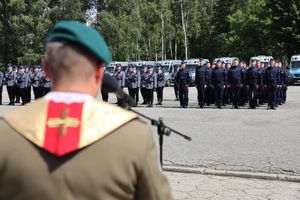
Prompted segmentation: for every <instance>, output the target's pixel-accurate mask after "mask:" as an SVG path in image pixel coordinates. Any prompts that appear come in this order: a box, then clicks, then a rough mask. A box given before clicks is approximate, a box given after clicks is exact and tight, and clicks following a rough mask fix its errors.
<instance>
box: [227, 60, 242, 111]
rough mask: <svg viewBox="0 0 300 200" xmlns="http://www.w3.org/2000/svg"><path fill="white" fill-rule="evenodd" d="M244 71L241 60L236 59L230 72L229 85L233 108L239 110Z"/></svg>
mask: <svg viewBox="0 0 300 200" xmlns="http://www.w3.org/2000/svg"><path fill="white" fill-rule="evenodd" d="M242 76H243V74H242V69H241V67H240V66H239V59H234V61H233V65H232V67H231V68H230V69H229V71H228V83H229V88H230V93H231V101H232V108H234V109H239V102H240V92H241V87H242Z"/></svg>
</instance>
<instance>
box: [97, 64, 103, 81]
mask: <svg viewBox="0 0 300 200" xmlns="http://www.w3.org/2000/svg"><path fill="white" fill-rule="evenodd" d="M103 65H104V64H103V62H101V63H100V64H99V65H98V67H97V69H96V77H95V78H96V82H97V83H101V81H102V78H103Z"/></svg>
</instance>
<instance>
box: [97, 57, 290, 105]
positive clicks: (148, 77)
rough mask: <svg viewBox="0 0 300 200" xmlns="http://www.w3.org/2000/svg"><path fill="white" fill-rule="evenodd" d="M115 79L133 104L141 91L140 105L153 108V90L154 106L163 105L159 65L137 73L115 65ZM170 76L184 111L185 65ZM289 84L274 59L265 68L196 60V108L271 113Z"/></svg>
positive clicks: (187, 73)
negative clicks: (264, 108) (261, 109)
mask: <svg viewBox="0 0 300 200" xmlns="http://www.w3.org/2000/svg"><path fill="white" fill-rule="evenodd" d="M114 77H115V78H116V80H117V81H118V84H119V86H120V87H121V88H124V87H127V88H128V92H129V95H130V96H131V97H132V98H133V99H135V100H136V102H139V92H140V93H141V95H142V98H143V102H142V105H147V106H148V107H152V106H153V97H154V91H156V93H157V102H158V103H157V105H162V102H163V89H164V86H165V77H164V73H163V72H162V70H161V66H160V65H157V66H155V67H154V66H152V65H148V66H145V67H143V68H141V69H140V70H139V69H137V67H136V66H135V65H132V64H130V65H129V66H128V70H127V71H126V72H124V71H123V70H122V67H121V65H117V66H116V70H115V72H114ZM173 77H174V91H175V96H176V99H177V100H179V101H180V106H181V107H182V108H187V107H188V104H189V86H190V85H191V83H192V75H191V71H189V69H188V68H187V67H186V63H184V62H182V63H181V65H180V66H179V67H178V69H177V72H176V73H175V74H174V76H173ZM288 81H289V80H288V74H287V72H286V69H285V68H284V67H283V65H282V63H281V62H280V61H276V60H271V61H270V62H269V63H268V64H267V66H266V64H265V63H261V62H260V61H259V60H253V61H251V63H250V66H247V65H246V63H245V62H243V61H239V60H238V59H235V60H234V62H233V63H232V64H230V63H224V62H222V61H221V60H218V61H217V62H216V63H213V64H211V63H209V62H207V63H205V61H204V60H203V59H199V62H198V66H197V67H196V72H195V81H194V83H195V87H196V88H197V91H198V96H197V97H198V98H197V99H198V107H199V108H204V107H205V106H212V105H214V107H215V108H218V109H222V108H223V107H224V106H226V105H232V109H239V108H240V107H241V106H246V105H248V108H249V109H256V108H257V107H260V106H262V105H265V104H267V108H268V109H272V110H274V109H276V107H278V106H279V105H282V104H284V103H285V102H286V95H287V86H288ZM102 97H103V100H105V101H107V99H108V94H105V93H102Z"/></svg>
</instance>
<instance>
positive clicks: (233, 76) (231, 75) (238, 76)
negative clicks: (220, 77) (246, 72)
mask: <svg viewBox="0 0 300 200" xmlns="http://www.w3.org/2000/svg"><path fill="white" fill-rule="evenodd" d="M242 78H243V72H242V69H241V67H239V66H232V67H231V68H230V69H229V71H228V82H229V84H230V85H232V86H241V84H242Z"/></svg>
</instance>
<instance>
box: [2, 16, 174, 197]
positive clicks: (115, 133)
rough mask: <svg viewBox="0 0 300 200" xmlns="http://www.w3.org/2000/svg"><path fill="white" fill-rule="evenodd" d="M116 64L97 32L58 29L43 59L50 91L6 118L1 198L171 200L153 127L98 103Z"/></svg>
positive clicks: (63, 25) (73, 26)
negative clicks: (108, 70)
mask: <svg viewBox="0 0 300 200" xmlns="http://www.w3.org/2000/svg"><path fill="white" fill-rule="evenodd" d="M110 62H111V53H110V51H109V49H108V47H107V45H106V43H105V41H104V40H103V38H102V37H101V36H100V35H99V33H98V32H97V31H95V30H94V29H92V28H90V27H87V26H86V25H84V24H80V23H77V22H67V21H65V22H60V23H58V24H56V25H55V26H54V29H53V30H52V32H51V33H50V35H49V37H48V43H47V51H46V56H45V59H44V61H43V66H44V67H45V72H46V74H47V76H48V77H49V78H51V80H52V82H53V89H52V91H51V92H50V93H48V94H47V95H46V96H45V97H43V98H40V99H38V100H37V101H35V102H33V103H32V104H29V105H27V106H25V107H22V108H20V109H17V110H15V111H13V112H9V113H7V114H5V115H4V116H3V117H2V118H1V119H0V129H1V132H0V137H1V140H0V199H10V200H14V199H28V200H29V199H30V200H31V199H43V200H57V199H83V200H85V199H86V200H87V199H93V200H97V199H110V200H111V199H113V200H117V199H122V200H131V199H143V200H145V199H146V200H147V199H149V200H150V199H161V200H169V199H172V196H171V193H170V187H169V184H168V182H167V179H166V178H165V177H164V176H163V175H162V173H161V170H160V167H159V164H158V163H159V162H158V157H157V150H156V147H155V144H154V141H153V138H152V131H151V128H150V127H149V126H148V125H146V124H145V123H144V122H142V121H140V120H139V119H138V118H137V116H136V115H135V114H134V113H131V112H129V111H126V110H123V109H121V108H119V107H116V106H114V105H110V104H107V103H105V102H100V101H97V100H96V99H95V97H96V96H97V94H98V92H99V91H100V88H101V82H102V77H103V65H104V63H105V64H109V63H110ZM28 113H30V115H28Z"/></svg>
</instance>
